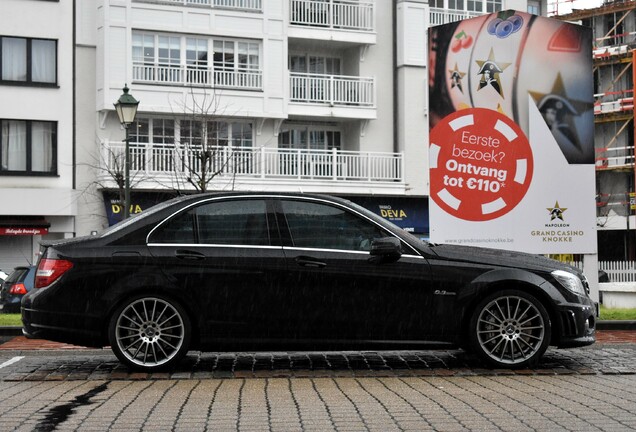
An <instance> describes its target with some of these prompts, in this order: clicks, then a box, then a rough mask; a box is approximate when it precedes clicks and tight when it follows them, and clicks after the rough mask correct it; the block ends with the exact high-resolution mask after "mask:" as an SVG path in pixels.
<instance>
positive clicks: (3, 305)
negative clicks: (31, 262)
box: [0, 266, 36, 313]
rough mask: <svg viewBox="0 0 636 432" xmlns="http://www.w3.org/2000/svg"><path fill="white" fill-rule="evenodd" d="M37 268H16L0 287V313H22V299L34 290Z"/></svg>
mask: <svg viewBox="0 0 636 432" xmlns="http://www.w3.org/2000/svg"><path fill="white" fill-rule="evenodd" d="M35 269H36V267H35V266H28V267H16V268H15V269H14V270H13V272H12V273H11V274H10V275H9V276H8V277H7V278H6V279H5V280H4V281H3V282H2V285H1V286H0V312H4V313H18V312H20V302H22V297H24V295H25V294H26V293H28V292H29V291H31V289H32V288H33V283H34V280H35Z"/></svg>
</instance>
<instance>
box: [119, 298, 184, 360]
mask: <svg viewBox="0 0 636 432" xmlns="http://www.w3.org/2000/svg"><path fill="white" fill-rule="evenodd" d="M108 336H109V340H110V344H111V348H112V350H113V352H114V353H115V355H116V356H117V358H119V360H120V361H121V362H122V363H125V364H126V365H128V366H130V367H132V368H134V369H141V370H146V371H153V370H159V369H165V368H169V367H171V366H173V365H174V364H175V363H176V362H178V361H179V360H180V359H181V358H182V357H183V356H184V355H185V354H186V353H187V351H188V346H189V344H190V336H191V326H190V320H189V319H188V315H187V314H186V312H185V311H184V310H183V308H182V307H181V306H180V305H179V304H178V303H176V302H174V301H172V300H170V299H167V298H163V297H159V296H143V297H136V298H134V299H132V300H128V301H126V302H124V304H122V305H121V306H120V307H119V308H118V309H117V310H116V311H115V313H114V314H113V315H112V318H111V320H110V325H109V329H108Z"/></svg>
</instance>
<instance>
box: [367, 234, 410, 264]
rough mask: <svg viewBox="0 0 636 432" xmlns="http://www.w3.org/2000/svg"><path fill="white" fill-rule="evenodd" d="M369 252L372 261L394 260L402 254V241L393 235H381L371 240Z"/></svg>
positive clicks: (386, 261)
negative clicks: (381, 236)
mask: <svg viewBox="0 0 636 432" xmlns="http://www.w3.org/2000/svg"><path fill="white" fill-rule="evenodd" d="M370 254H371V260H372V261H373V262H381V263H390V262H395V261H397V260H399V259H400V257H401V256H402V242H401V241H400V239H398V238H395V237H383V238H379V239H376V240H373V242H372V243H371V251H370Z"/></svg>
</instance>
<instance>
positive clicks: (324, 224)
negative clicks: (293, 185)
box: [282, 201, 387, 251]
mask: <svg viewBox="0 0 636 432" xmlns="http://www.w3.org/2000/svg"><path fill="white" fill-rule="evenodd" d="M282 206H283V211H284V213H285V217H286V219H287V225H288V226H289V230H290V232H291V236H292V241H293V244H294V246H296V247H307V248H316V249H339V250H355V251H369V250H371V242H372V241H373V240H374V239H377V238H381V237H386V236H387V233H385V232H384V231H383V230H382V229H380V228H379V227H378V226H376V225H374V224H373V223H371V222H370V221H368V220H365V219H363V218H361V217H360V216H357V215H355V214H353V213H350V212H348V211H346V210H344V209H341V208H339V207H335V206H331V205H326V204H320V203H312V202H303V201H282Z"/></svg>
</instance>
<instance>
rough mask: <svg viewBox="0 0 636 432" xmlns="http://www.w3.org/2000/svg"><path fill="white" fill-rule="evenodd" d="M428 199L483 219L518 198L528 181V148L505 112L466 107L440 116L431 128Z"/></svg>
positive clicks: (457, 214)
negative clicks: (429, 190)
mask: <svg viewBox="0 0 636 432" xmlns="http://www.w3.org/2000/svg"><path fill="white" fill-rule="evenodd" d="M430 143H431V144H430V147H429V160H430V176H431V195H430V196H431V198H432V199H433V201H434V202H435V204H437V205H438V206H439V207H440V208H442V209H443V210H444V211H446V212H447V213H448V214H451V215H453V216H455V217H457V218H460V219H463V220H468V221H488V220H492V219H496V218H498V217H501V216H503V215H505V214H506V213H508V212H510V211H511V210H512V209H513V208H515V207H516V206H517V204H519V202H521V200H522V199H523V197H524V196H525V195H526V192H528V188H529V187H530V183H531V181H532V171H533V160H532V149H531V148H530V143H529V142H528V138H527V137H526V136H525V134H524V133H523V131H522V130H521V128H520V127H519V126H518V125H517V124H516V123H514V122H513V121H512V120H511V119H509V118H508V117H506V116H505V115H503V114H501V113H499V112H497V111H492V110H489V109H484V108H471V109H465V110H460V111H457V112H455V113H453V114H450V115H448V116H446V117H445V118H444V119H443V120H442V121H440V122H439V123H438V124H437V126H435V127H434V128H433V130H432V131H431V138H430Z"/></svg>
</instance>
